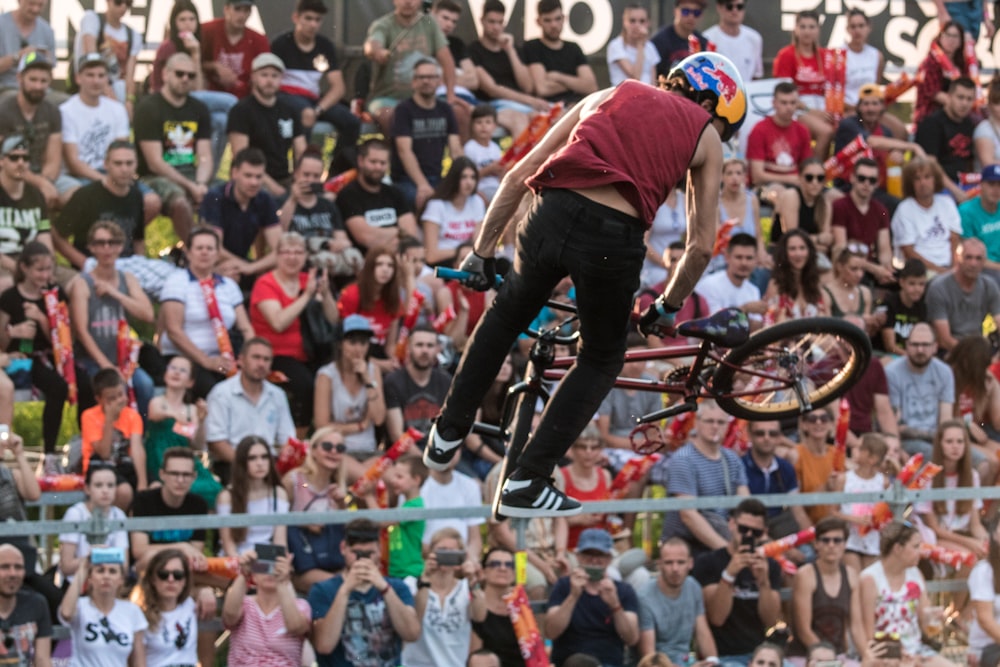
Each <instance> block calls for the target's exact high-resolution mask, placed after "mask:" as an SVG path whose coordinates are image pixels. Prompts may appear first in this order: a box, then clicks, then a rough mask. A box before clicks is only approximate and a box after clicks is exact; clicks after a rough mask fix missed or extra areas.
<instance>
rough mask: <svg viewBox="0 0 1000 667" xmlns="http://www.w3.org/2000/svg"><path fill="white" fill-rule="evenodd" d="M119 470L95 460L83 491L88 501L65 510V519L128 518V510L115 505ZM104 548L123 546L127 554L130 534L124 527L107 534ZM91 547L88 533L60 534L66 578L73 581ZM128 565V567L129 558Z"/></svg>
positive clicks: (85, 520) (60, 551)
mask: <svg viewBox="0 0 1000 667" xmlns="http://www.w3.org/2000/svg"><path fill="white" fill-rule="evenodd" d="M116 480H117V473H116V472H115V469H114V468H113V467H112V466H110V465H108V464H106V463H103V462H94V463H92V464H91V465H90V466H89V467H88V468H87V474H86V477H85V478H84V487H83V489H84V493H86V494H87V499H86V500H81V501H80V502H78V503H76V504H75V505H73V506H71V507H70V508H69V509H67V510H66V514H64V515H63V521H78V522H81V523H82V522H87V521H90V520H91V519H92V518H93V517H94V515H95V514H97V515H100V516H101V517H102V518H103V520H105V521H108V520H111V521H121V520H124V519H125V512H123V511H122V510H121V509H119V508H117V507H115V506H114V505H113V503H114V500H115V487H116V486H117V481H116ZM101 546H103V547H112V548H115V549H121V550H122V552H123V553H128V551H127V550H128V533H126V532H125V531H124V530H116V531H113V532H111V533H108V536H107V538H106V539H105V540H103V544H102V545H101ZM91 549H92V546H91V544H90V542H89V540H88V537H87V534H86V533H85V532H66V533H60V534H59V572H60V573H62V576H63V577H64V578H65V580H66V581H70V582H71V581H73V575H74V574H76V571H77V570H78V569H79V567H80V563H81V562H83V561H84V559H86V558H87V557H88V556H90V551H91ZM125 566H126V567H128V562H127V559H126V563H125Z"/></svg>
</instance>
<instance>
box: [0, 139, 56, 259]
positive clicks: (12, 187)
mask: <svg viewBox="0 0 1000 667" xmlns="http://www.w3.org/2000/svg"><path fill="white" fill-rule="evenodd" d="M30 159H31V158H30V156H29V154H28V144H27V142H26V141H25V140H24V137H22V136H21V135H19V134H12V135H11V136H9V137H7V138H6V139H4V140H3V143H2V144H0V268H4V269H7V270H8V271H10V272H12V273H13V272H14V270H15V268H16V264H17V261H16V258H17V255H18V254H20V252H21V251H22V250H24V245H25V244H26V243H28V242H29V241H40V242H41V243H44V244H45V245H47V246H48V247H49V249H50V250H51V249H52V234H51V231H50V224H49V212H48V209H47V207H46V206H45V198H44V197H42V193H41V192H39V190H38V188H36V187H34V186H33V185H29V184H28V183H26V182H25V175H26V174H27V173H28V162H29V160H30Z"/></svg>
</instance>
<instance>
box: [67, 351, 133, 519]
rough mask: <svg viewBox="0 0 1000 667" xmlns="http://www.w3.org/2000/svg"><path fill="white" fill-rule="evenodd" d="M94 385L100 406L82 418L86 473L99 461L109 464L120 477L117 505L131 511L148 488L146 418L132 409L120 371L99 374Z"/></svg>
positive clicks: (81, 426) (95, 377)
mask: <svg viewBox="0 0 1000 667" xmlns="http://www.w3.org/2000/svg"><path fill="white" fill-rule="evenodd" d="M93 385H94V398H95V399H96V400H97V405H95V406H94V407H92V408H89V409H87V410H84V412H83V415H82V416H81V417H80V436H81V438H82V440H83V444H82V453H83V459H82V460H83V472H84V474H86V472H87V469H88V468H89V467H90V465H91V464H93V463H94V462H95V461H104V462H107V463H109V464H110V465H111V466H112V467H113V468H114V470H115V474H116V475H117V478H118V488H117V491H116V492H115V505H117V506H118V507H120V508H122V509H123V510H124V509H128V508H129V506H130V505H131V504H132V498H133V495H134V494H135V492H136V491H143V490H145V489H146V486H147V480H146V450H145V448H144V447H143V446H142V417H140V416H139V413H138V412H136V411H135V410H134V409H132V408H131V407H129V405H128V392H127V391H126V387H125V381H124V380H123V379H122V376H121V373H120V372H119V371H118V369H117V368H102V369H101V370H99V371H97V373H96V374H95V375H94V379H93Z"/></svg>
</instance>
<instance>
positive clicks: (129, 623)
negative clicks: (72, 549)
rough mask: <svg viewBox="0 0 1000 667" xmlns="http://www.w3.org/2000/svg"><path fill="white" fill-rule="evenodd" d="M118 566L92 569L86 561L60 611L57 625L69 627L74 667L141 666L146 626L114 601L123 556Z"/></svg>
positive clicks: (136, 612) (133, 610)
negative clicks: (84, 592)
mask: <svg viewBox="0 0 1000 667" xmlns="http://www.w3.org/2000/svg"><path fill="white" fill-rule="evenodd" d="M120 561H121V562H119V563H100V564H97V565H91V564H90V557H89V556H88V557H87V558H85V559H84V560H83V561H82V562H81V563H80V567H79V569H78V570H77V573H76V577H75V578H74V580H73V583H72V584H70V587H69V589H68V590H67V591H66V595H65V597H63V600H62V603H61V604H60V605H59V620H60V622H62V623H63V624H64V625H67V626H69V629H70V636H71V637H72V641H73V666H74V667H122V665H125V664H132V665H136V666H139V667H145V665H146V645H145V637H144V635H145V632H146V628H147V627H148V623H147V622H146V617H145V616H143V614H142V610H141V609H139V607H137V606H136V605H134V604H133V603H131V602H128V601H127V600H121V599H119V598H118V594H119V592H120V591H121V587H122V584H124V583H125V566H124V565H123V563H124V561H125V554H124V553H122V554H121V555H120ZM84 587H86V589H87V592H88V593H89V595H87V596H84V595H83V590H84Z"/></svg>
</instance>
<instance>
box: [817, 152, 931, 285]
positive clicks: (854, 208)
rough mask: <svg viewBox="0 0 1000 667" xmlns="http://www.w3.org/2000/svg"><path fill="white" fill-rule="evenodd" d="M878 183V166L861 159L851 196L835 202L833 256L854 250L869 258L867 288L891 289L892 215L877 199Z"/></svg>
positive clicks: (852, 176) (858, 161)
mask: <svg viewBox="0 0 1000 667" xmlns="http://www.w3.org/2000/svg"><path fill="white" fill-rule="evenodd" d="M918 159H919V158H918ZM877 182H878V163H877V162H875V161H874V160H871V159H869V158H864V157H863V158H859V159H858V160H857V161H856V162H855V163H854V168H853V170H852V173H851V190H850V192H849V193H848V195H847V196H846V197H841V198H839V199H838V200H837V201H835V202H833V254H834V256H836V254H837V253H838V252H840V251H841V250H842V249H844V248H853V250H854V251H855V252H856V253H859V254H863V255H865V273H866V276H865V283H866V284H868V285H875V284H876V283H877V284H879V285H891V284H893V283H894V282H895V275H894V273H893V268H892V244H891V241H890V238H889V237H890V234H889V231H890V221H889V211H888V210H887V209H886V207H885V206H883V205H882V204H881V203H880V202H879V201H878V200H877V199H874V198H873V193H874V191H875V184H876V183H877Z"/></svg>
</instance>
